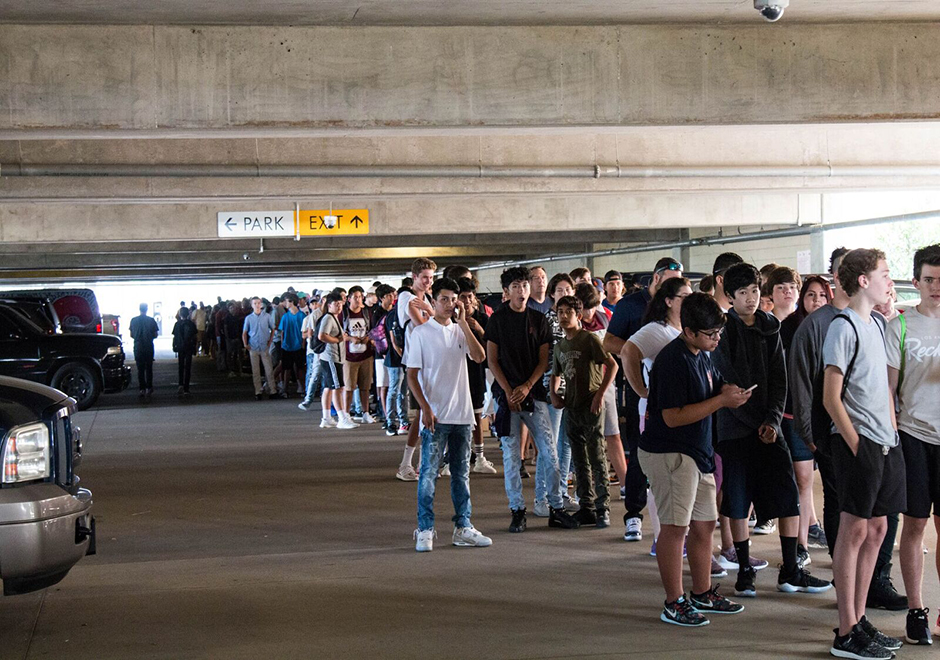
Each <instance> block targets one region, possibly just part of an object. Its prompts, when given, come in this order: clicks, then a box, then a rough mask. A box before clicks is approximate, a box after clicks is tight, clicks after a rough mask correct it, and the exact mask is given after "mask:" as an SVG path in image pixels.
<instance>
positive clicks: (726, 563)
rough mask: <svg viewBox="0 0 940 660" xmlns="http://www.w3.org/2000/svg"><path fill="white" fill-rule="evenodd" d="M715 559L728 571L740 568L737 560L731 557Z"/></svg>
mask: <svg viewBox="0 0 940 660" xmlns="http://www.w3.org/2000/svg"><path fill="white" fill-rule="evenodd" d="M715 561H717V562H718V565H719V566H721V567H722V568H723V569H725V570H726V571H736V570H738V568H739V567H738V563H737V562H733V561H731V560H729V559H725V558H724V557H721V558H719V559H716V560H715Z"/></svg>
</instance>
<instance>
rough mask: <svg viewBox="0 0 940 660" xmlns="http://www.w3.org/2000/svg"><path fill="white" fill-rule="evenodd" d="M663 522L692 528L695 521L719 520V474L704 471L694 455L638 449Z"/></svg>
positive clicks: (660, 519)
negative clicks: (717, 497)
mask: <svg viewBox="0 0 940 660" xmlns="http://www.w3.org/2000/svg"><path fill="white" fill-rule="evenodd" d="M637 456H638V458H639V459H640V466H641V467H642V468H643V472H645V473H646V478H647V479H649V482H650V490H651V491H653V499H654V500H655V502H656V512H657V513H658V514H659V521H660V523H662V524H663V525H675V526H677V527H688V526H689V523H690V522H691V521H693V520H696V521H709V522H713V521H715V520H718V504H717V503H716V500H715V497H716V490H715V475H713V474H703V473H702V472H701V471H700V470H699V469H698V465H696V464H695V460H694V459H692V457H691V456H686V455H685V454H679V453H669V454H651V453H649V452H647V451H643V450H642V449H637Z"/></svg>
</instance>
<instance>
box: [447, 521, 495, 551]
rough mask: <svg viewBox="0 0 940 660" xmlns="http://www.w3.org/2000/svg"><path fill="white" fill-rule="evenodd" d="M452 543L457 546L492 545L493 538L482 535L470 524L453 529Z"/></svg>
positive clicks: (482, 546)
mask: <svg viewBox="0 0 940 660" xmlns="http://www.w3.org/2000/svg"><path fill="white" fill-rule="evenodd" d="M454 545H456V546H457V547H458V548H485V547H487V546H490V545H493V539H491V538H489V537H488V536H483V535H482V534H480V532H478V531H477V530H476V529H474V527H473V525H470V526H468V527H458V528H457V529H455V530H454Z"/></svg>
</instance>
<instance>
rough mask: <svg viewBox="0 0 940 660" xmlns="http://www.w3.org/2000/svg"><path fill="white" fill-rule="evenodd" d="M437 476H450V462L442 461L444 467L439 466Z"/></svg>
mask: <svg viewBox="0 0 940 660" xmlns="http://www.w3.org/2000/svg"><path fill="white" fill-rule="evenodd" d="M439 476H441V477H449V476H450V464H449V463H444V467H442V468H441V471H440V474H439Z"/></svg>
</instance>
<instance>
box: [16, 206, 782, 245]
mask: <svg viewBox="0 0 940 660" xmlns="http://www.w3.org/2000/svg"><path fill="white" fill-rule="evenodd" d="M332 201H333V204H334V208H362V207H361V206H358V205H357V204H361V203H362V200H361V199H355V198H354V199H344V198H334V199H333V200H332ZM255 206H257V205H255ZM288 208H289V207H288ZM302 208H311V207H310V206H307V205H306V202H304V203H303V206H302ZM312 208H318V207H316V206H314V207H312ZM368 208H369V212H370V220H369V221H370V232H371V234H372V235H373V236H376V237H385V238H386V241H387V242H386V244H385V245H386V246H397V245H400V242H399V238H398V237H399V236H401V235H422V234H428V235H440V234H442V233H443V234H449V233H452V234H455V235H457V234H462V233H469V234H481V233H499V234H509V235H515V237H514V238H513V240H521V241H526V242H528V241H532V242H536V243H537V242H538V236H539V234H541V233H542V232H567V233H569V236H570V238H571V240H573V241H575V242H586V240H585V238H583V237H582V235H581V232H582V231H584V232H588V233H589V234H594V233H596V232H598V231H605V230H606V231H629V230H647V231H652V230H657V229H660V228H667V229H676V228H682V227H689V226H726V225H742V226H743V225H761V224H794V223H796V221H797V219H798V216H799V214H798V210H799V195H798V194H793V193H775V194H743V193H729V194H724V195H604V196H596V197H567V196H565V195H556V196H532V197H519V196H494V197H485V198H482V199H475V200H473V202H472V203H468V202H467V201H466V200H460V199H452V198H450V199H437V198H431V199H415V198H410V197H408V198H394V199H387V200H382V201H376V202H374V203H370V204H369V205H368ZM248 210H252V206H248V205H246V204H244V203H240V204H226V205H221V204H196V203H194V204H182V203H180V204H162V205H153V204H140V205H129V204H109V205H70V204H65V203H60V204H52V203H41V204H40V203H33V204H29V205H22V206H21V205H13V204H0V242H3V243H21V242H25V243H35V242H43V241H49V242H69V241H108V242H111V241H177V240H194V239H195V240H207V239H213V238H217V236H218V233H217V222H216V215H217V213H218V212H220V211H248ZM304 240H306V241H309V242H310V244H311V245H312V244H313V243H315V239H313V238H308V239H304Z"/></svg>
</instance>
